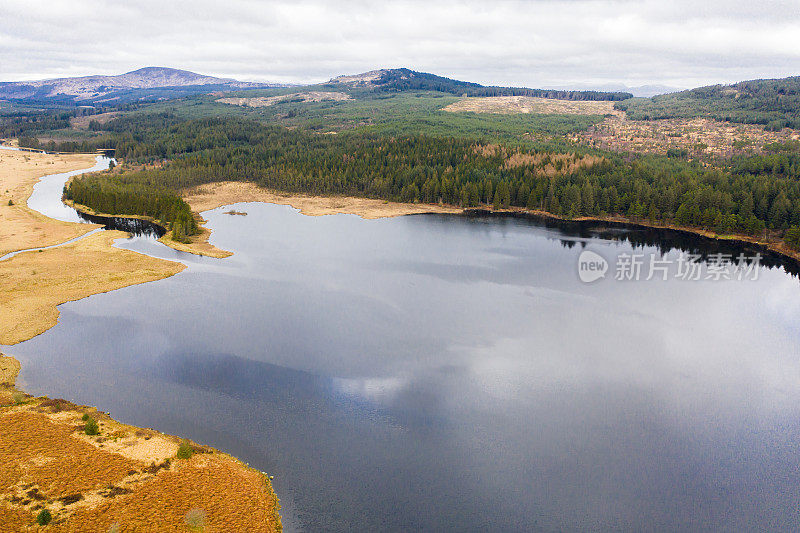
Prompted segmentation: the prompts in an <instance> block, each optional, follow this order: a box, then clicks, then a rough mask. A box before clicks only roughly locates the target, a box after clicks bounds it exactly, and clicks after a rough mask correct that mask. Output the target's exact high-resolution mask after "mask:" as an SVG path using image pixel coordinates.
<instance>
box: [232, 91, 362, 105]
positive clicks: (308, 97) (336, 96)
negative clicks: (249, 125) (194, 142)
mask: <svg viewBox="0 0 800 533" xmlns="http://www.w3.org/2000/svg"><path fill="white" fill-rule="evenodd" d="M350 99H351V97H350V95H349V94H347V93H342V92H332V91H307V92H302V93H291V94H282V95H279V96H256V97H253V98H220V99H218V100H217V102H219V103H221V104H231V105H239V106H246V107H268V106H271V105H274V104H277V103H278V102H284V101H289V102H322V101H324V100H332V101H334V102H341V101H342V100H350Z"/></svg>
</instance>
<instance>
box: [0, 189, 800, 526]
mask: <svg viewBox="0 0 800 533" xmlns="http://www.w3.org/2000/svg"><path fill="white" fill-rule="evenodd" d="M48 194H51V195H52V196H51V200H53V201H57V200H58V199H59V198H60V189H58V190H57V191H56V188H53V191H52V192H51V193H48ZM59 203H60V201H59ZM228 209H230V206H227V207H225V208H219V209H215V210H212V211H208V212H206V213H203V216H204V218H206V219H207V220H208V221H209V222H208V225H209V227H210V228H211V229H212V230H213V235H212V239H211V241H212V243H213V244H215V245H216V246H218V247H220V248H223V249H227V250H232V251H234V252H235V255H234V256H233V257H231V258H227V259H223V260H216V259H210V258H204V257H195V256H189V255H187V254H182V253H180V252H176V251H174V250H171V249H169V248H167V247H165V246H163V245H161V244H160V243H158V242H157V241H156V240H155V238H153V237H148V236H146V235H144V236H138V237H135V238H132V239H122V240H120V241H118V242H117V244H116V245H117V246H120V247H123V248H128V249H132V250H135V251H138V252H141V253H146V254H149V255H153V256H157V257H163V258H167V259H173V260H180V261H183V262H185V263H186V264H187V265H188V268H187V269H186V270H185V271H184V272H182V273H180V274H178V275H176V276H173V277H171V278H168V279H165V280H162V281H158V282H153V283H147V284H143V285H136V286H131V287H128V288H125V289H122V290H118V291H114V292H110V293H106V294H98V295H95V296H92V297H89V298H86V299H83V300H80V301H77V302H71V303H67V304H64V305H62V306H60V311H61V317H60V320H59V323H58V325H57V326H55V327H54V328H52V329H50V330H49V331H47V332H46V333H44V334H42V335H39V336H37V337H35V338H33V339H31V340H29V341H27V342H25V343H22V344H19V345H16V346H13V347H8V348H4V349H3V351H4V352H7V353H11V354H13V355H15V356H17V357H18V358H19V359H20V360H21V361H22V363H23V366H22V374H21V377H20V385H21V386H22V387H23V388H25V389H26V390H28V391H29V392H31V393H35V394H48V395H50V396H51V397H64V398H67V399H70V400H73V401H76V402H78V403H83V404H91V405H98V406H100V408H101V409H104V410H108V411H110V412H111V414H112V415H113V416H115V417H116V418H118V419H120V420H121V421H124V422H127V423H131V424H135V425H139V426H146V427H154V428H156V429H159V430H161V431H164V432H167V433H172V434H179V435H185V436H187V437H190V438H192V439H194V440H196V441H198V442H203V443H206V444H209V445H212V446H215V447H217V448H219V449H222V450H224V451H226V452H230V453H232V454H233V455H235V456H237V457H240V458H242V459H243V460H245V461H247V462H248V463H250V464H251V465H253V466H255V467H257V468H259V469H260V470H264V471H267V472H269V473H270V474H273V475H274V476H275V479H274V486H275V489H276V491H277V493H278V495H279V497H280V498H281V502H282V505H283V510H282V512H281V514H282V516H283V517H284V525H285V529H286V530H287V531H299V530H304V531H378V530H387V531H411V530H422V531H531V530H534V531H535V530H542V531H554V530H629V531H640V530H658V531H698V530H732V531H742V530H774V531H781V530H784V531H785V530H791V529H797V528H798V526H799V525H800V518H799V517H798V509H800V453H798V446H799V444H798V443H800V282H798V279H797V278H796V277H794V276H793V275H792V274H790V273H788V272H787V269H788V270H791V268H790V267H789V266H787V267H786V268H784V267H783V266H782V265H781V263H780V260H779V259H777V258H764V260H763V261H762V264H761V265H759V264H757V263H754V262H752V261H750V262H746V263H742V264H739V265H735V267H736V268H733V267H731V268H730V269H728V270H726V272H727V275H726V276H718V277H715V275H714V273H715V272H716V271H715V270H714V268H715V267H716V266H717V262H716V261H715V257H716V256H715V254H717V253H723V254H730V255H731V256H736V255H737V254H743V255H752V253H753V250H749V249H747V248H737V247H736V246H735V245H732V244H730V243H728V244H725V243H714V242H713V241H703V240H700V239H692V238H690V237H687V236H681V235H676V234H670V233H668V232H659V231H653V230H630V229H624V228H611V227H608V226H602V225H582V226H570V225H551V227H547V226H546V225H543V224H541V223H539V222H537V221H534V220H529V219H522V218H506V217H490V216H472V217H466V216H452V215H417V216H405V217H398V218H392V219H379V220H362V219H360V218H358V217H355V216H350V215H335V216H325V217H306V216H303V215H301V214H299V213H298V212H297V211H296V210H295V209H292V208H290V207H286V206H278V205H269V204H236V206H235V209H236V210H237V211H244V212H247V213H248V215H247V216H230V215H227V214H225V213H224V211H226V210H228ZM720 246H726V247H727V248H719V247H720ZM586 251H591V252H594V254H596V255H597V256H599V257H601V258H603V259H604V260H605V261H606V263H607V271H606V273H605V276H604V277H601V278H599V279H597V280H594V281H592V282H582V281H581V279H580V278H579V274H578V269H579V262H580V261H581V260H582V258H585V257H588V256H587V255H586V254H584V252H586ZM687 253H692V254H698V256H699V259H698V261H697V262H696V263H697V264H698V265H699V268H701V270H702V272H701V275H700V279H696V280H695V279H693V278H692V277H689V278H688V279H687V278H686V277H685V276H684V277H681V272H680V269H681V268H682V266H683V267H685V266H686V264H685V263H683V262H682V261H683V260H684V259H685V258H686V254H687ZM591 257H592V258H594V257H595V256H594V255H592V256H591ZM630 258H635V259H637V258H638V259H639V260H640V261H641V263H640V267H641V276H639V279H638V280H637V279H636V276H633V275H632V274H633V273H632V272H629V271H628V270H626V269H624V268H623V267H624V266H625V264H626V262H629V260H630ZM651 261H653V263H651ZM655 261H660V262H659V263H656V262H655ZM634 263H636V261H634ZM651 265H654V266H655V265H658V266H660V267H662V268H663V269H664V271H663V272H662V271H659V272H658V274H657V275H654V276H652V277H651V278H650V279H646V278H647V277H648V276H647V270H648V267H650V266H651ZM737 268H738V270H737ZM628 273H631V276H630V279H629V277H628V276H627V274H628ZM618 274H621V275H620V276H619V277H621V278H622V279H616V278H617V277H618ZM662 274H663V275H662ZM665 278H666V279H665ZM717 278H718V279H717ZM739 278H742V279H739Z"/></svg>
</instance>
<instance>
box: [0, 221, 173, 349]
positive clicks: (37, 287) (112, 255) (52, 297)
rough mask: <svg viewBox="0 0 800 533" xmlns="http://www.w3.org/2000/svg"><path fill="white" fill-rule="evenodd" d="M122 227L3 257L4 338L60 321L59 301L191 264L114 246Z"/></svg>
mask: <svg viewBox="0 0 800 533" xmlns="http://www.w3.org/2000/svg"><path fill="white" fill-rule="evenodd" d="M125 236H126V234H125V233H123V232H119V231H104V232H101V233H95V234H94V235H90V236H88V237H86V238H84V239H81V240H79V241H77V242H74V243H71V244H68V245H65V246H61V247H58V248H52V249H49V250H43V251H41V252H25V253H22V254H19V255H17V256H14V257H12V258H11V259H8V260H6V261H0V316H2V320H0V344H16V343H18V342H22V341H24V340H27V339H29V338H31V337H33V336H35V335H38V334H39V333H42V332H43V331H45V330H47V329H49V328H50V327H52V326H54V325H55V323H56V321H57V319H58V309H56V306H57V305H59V304H62V303H64V302H69V301H73V300H79V299H81V298H85V297H87V296H90V295H92V294H97V293H100V292H107V291H111V290H114V289H119V288H122V287H127V286H128V285H135V284H137V283H145V282H147V281H155V280H158V279H162V278H165V277H168V276H171V275H173V274H177V273H178V272H180V271H182V270H183V269H184V268H186V267H185V265H183V264H180V263H174V262H171V261H163V260H160V259H155V258H152V257H148V256H145V255H142V254H138V253H136V252H132V251H130V250H120V249H118V248H112V246H111V244H112V242H113V241H114V239H118V238H121V237H125Z"/></svg>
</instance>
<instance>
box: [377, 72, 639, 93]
mask: <svg viewBox="0 0 800 533" xmlns="http://www.w3.org/2000/svg"><path fill="white" fill-rule="evenodd" d="M374 83H375V85H376V86H377V87H378V90H380V91H384V92H402V91H438V92H444V93H449V94H455V95H457V96H462V95H463V96H536V97H539V98H558V99H560V100H612V101H619V100H626V99H628V98H631V97H632V96H633V95H632V94H631V93H626V92H604V91H567V90H558V89H528V88H525V87H496V86H490V87H487V86H484V85H480V84H478V83H473V82H467V81H459V80H453V79H451V78H445V77H443V76H437V75H435V74H429V73H427V72H416V71H413V70H410V69H407V68H399V69H391V70H387V71H385V72H384V73H383V74H382V75H381V76H380V77H379V78H378V79H377V80H375V82H374Z"/></svg>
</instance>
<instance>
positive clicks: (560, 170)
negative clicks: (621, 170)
mask: <svg viewBox="0 0 800 533" xmlns="http://www.w3.org/2000/svg"><path fill="white" fill-rule="evenodd" d="M473 149H474V151H475V153H477V154H480V155H482V156H484V157H501V158H502V159H504V161H503V166H504V167H505V168H515V167H521V166H530V167H533V168H534V170H535V171H536V172H537V173H540V174H544V175H545V176H555V175H558V174H571V173H573V172H576V171H577V170H579V169H587V168H592V167H594V166H595V165H598V164H600V163H602V162H603V161H605V160H604V159H603V158H602V157H598V156H593V155H588V154H587V155H579V154H576V153H549V152H536V153H522V152H519V151H513V152H511V151H509V150H508V149H507V148H505V147H504V146H501V145H498V144H476V145H475V147H474V148H473Z"/></svg>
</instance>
